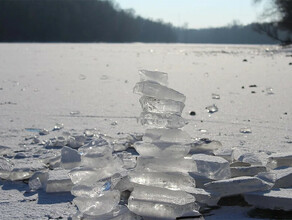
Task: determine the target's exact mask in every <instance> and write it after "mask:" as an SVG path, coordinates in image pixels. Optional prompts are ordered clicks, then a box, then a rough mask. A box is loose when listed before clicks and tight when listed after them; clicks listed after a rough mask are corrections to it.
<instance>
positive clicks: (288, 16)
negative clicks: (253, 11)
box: [254, 0, 292, 45]
mask: <svg viewBox="0 0 292 220" xmlns="http://www.w3.org/2000/svg"><path fill="white" fill-rule="evenodd" d="M261 1H262V0H254V2H255V3H259V2H261ZM269 3H270V5H269V7H268V8H266V10H265V11H264V12H263V14H262V17H263V18H269V19H270V20H272V21H271V22H265V23H258V24H257V25H255V26H254V29H255V31H257V32H259V33H263V34H266V35H267V36H269V37H271V38H272V39H275V40H277V41H279V42H280V43H281V44H283V45H288V44H291V43H292V38H291V34H292V1H291V0H270V2H269ZM284 32H285V33H286V35H285V36H283V35H284Z"/></svg>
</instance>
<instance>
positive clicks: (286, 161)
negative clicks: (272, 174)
mask: <svg viewBox="0 0 292 220" xmlns="http://www.w3.org/2000/svg"><path fill="white" fill-rule="evenodd" d="M285 166H286V167H292V152H287V153H275V154H272V155H271V156H270V157H269V158H268V163H267V167H269V168H271V169H275V168H278V167H285Z"/></svg>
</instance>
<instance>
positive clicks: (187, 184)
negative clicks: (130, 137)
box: [128, 70, 200, 219]
mask: <svg viewBox="0 0 292 220" xmlns="http://www.w3.org/2000/svg"><path fill="white" fill-rule="evenodd" d="M140 76H141V79H140V82H138V83H137V84H136V85H135V87H134V93H136V94H139V95H142V97H141V98H140V104H141V107H142V110H143V111H142V113H141V115H140V121H141V124H142V125H146V126H148V127H150V128H148V129H147V130H146V132H145V134H144V136H143V140H142V141H139V142H136V143H134V148H135V149H136V151H137V152H138V153H139V155H140V156H139V157H138V160H137V166H136V167H135V169H134V171H133V172H130V174H129V177H128V178H129V182H130V183H131V185H132V186H133V191H132V193H131V195H130V197H129V199H128V207H129V209H130V210H131V211H132V212H134V213H136V214H137V215H139V216H142V217H143V218H145V219H147V218H148V219H155V218H164V219H175V218H177V217H182V216H200V213H199V212H198V210H199V206H198V204H197V203H196V199H195V197H194V195H192V194H191V193H193V192H194V189H195V186H196V183H195V180H194V179H193V178H192V177H191V176H190V175H189V174H188V173H189V172H196V171H197V166H196V163H194V161H193V159H192V158H186V156H187V155H188V153H189V151H190V149H191V142H192V140H191V137H190V136H189V134H188V133H186V132H185V131H183V130H181V129H180V128H182V127H183V126H185V125H186V124H187V122H186V120H185V119H183V118H182V117H181V114H182V110H183V108H184V106H185V104H184V102H185V100H186V97H185V96H184V95H183V94H181V93H179V92H178V91H176V90H173V89H171V88H168V87H167V80H168V76H167V74H166V73H163V72H158V71H146V70H141V71H140Z"/></svg>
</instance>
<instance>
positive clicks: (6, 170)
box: [0, 157, 13, 179]
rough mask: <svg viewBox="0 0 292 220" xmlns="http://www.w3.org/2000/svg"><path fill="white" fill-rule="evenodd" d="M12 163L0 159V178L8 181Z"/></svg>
mask: <svg viewBox="0 0 292 220" xmlns="http://www.w3.org/2000/svg"><path fill="white" fill-rule="evenodd" d="M12 167H13V165H12V163H11V162H10V161H9V160H7V159H5V158H4V157H0V178H2V179H8V177H9V175H10V172H11V171H12Z"/></svg>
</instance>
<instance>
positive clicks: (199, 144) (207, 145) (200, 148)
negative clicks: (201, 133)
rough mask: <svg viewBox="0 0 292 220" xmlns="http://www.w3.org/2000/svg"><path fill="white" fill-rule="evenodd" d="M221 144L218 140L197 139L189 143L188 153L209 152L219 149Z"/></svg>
mask: <svg viewBox="0 0 292 220" xmlns="http://www.w3.org/2000/svg"><path fill="white" fill-rule="evenodd" d="M221 148H222V144H221V143H220V142H219V141H213V140H209V139H206V138H203V139H199V140H197V141H195V142H193V143H192V144H191V150H190V154H191V155H192V154H211V155H213V153H214V151H216V150H218V149H221Z"/></svg>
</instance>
